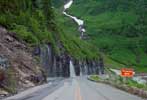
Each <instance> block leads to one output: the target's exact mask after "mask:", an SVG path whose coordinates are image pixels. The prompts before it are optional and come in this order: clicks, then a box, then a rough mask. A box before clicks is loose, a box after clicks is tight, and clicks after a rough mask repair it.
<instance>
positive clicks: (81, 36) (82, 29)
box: [63, 0, 86, 39]
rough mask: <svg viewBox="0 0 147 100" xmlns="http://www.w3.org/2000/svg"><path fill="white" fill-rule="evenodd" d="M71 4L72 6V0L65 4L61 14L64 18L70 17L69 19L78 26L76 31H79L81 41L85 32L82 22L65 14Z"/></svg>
mask: <svg viewBox="0 0 147 100" xmlns="http://www.w3.org/2000/svg"><path fill="white" fill-rule="evenodd" d="M72 4H73V0H70V1H69V2H67V3H66V4H65V5H64V11H63V14H64V15H65V16H67V17H70V18H71V19H73V20H74V21H75V22H76V23H77V24H78V26H79V28H78V30H79V32H80V33H81V35H80V38H81V39H82V38H83V37H84V33H85V32H86V30H85V28H84V21H83V20H81V19H78V18H77V17H75V16H72V15H70V14H67V13H66V10H67V9H68V8H70V7H71V5H72Z"/></svg>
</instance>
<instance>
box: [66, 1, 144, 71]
mask: <svg viewBox="0 0 147 100" xmlns="http://www.w3.org/2000/svg"><path fill="white" fill-rule="evenodd" d="M146 4H147V1H146V0H76V1H74V3H73V5H72V7H71V8H70V9H69V12H70V13H71V14H72V15H75V16H78V17H79V18H81V19H83V20H84V21H85V27H86V29H87V34H88V35H89V36H90V37H91V39H90V40H89V42H91V43H92V44H94V45H96V46H97V47H98V48H99V49H100V51H101V52H103V53H104V54H105V55H107V57H106V58H107V60H106V61H111V62H113V63H111V64H110V62H105V63H106V64H107V66H108V67H113V66H115V67H116V68H121V67H134V69H135V70H136V71H138V72H147V45H146V40H147V29H146V28H147V10H146ZM79 9H80V10H79ZM108 59H109V60H108ZM108 63H109V64H110V65H109V64H108ZM118 63H119V64H118Z"/></svg>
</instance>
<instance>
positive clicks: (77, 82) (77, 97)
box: [4, 77, 144, 100]
mask: <svg viewBox="0 0 147 100" xmlns="http://www.w3.org/2000/svg"><path fill="white" fill-rule="evenodd" d="M31 90H32V89H31ZM31 90H27V93H28V94H27V93H20V94H18V95H16V96H13V97H9V98H7V99H4V100H144V99H141V98H140V97H137V96H135V95H131V94H129V93H127V92H124V91H121V90H119V89H116V88H114V87H111V86H109V85H106V84H101V83H95V82H92V81H89V80H87V79H86V78H85V77H74V78H69V79H65V80H62V81H57V82H56V81H55V82H54V83H52V84H51V83H50V84H46V85H43V86H42V87H41V88H40V89H38V90H37V89H36V91H34V92H30V91H31ZM24 92H25V91H24ZM29 92H30V93H29Z"/></svg>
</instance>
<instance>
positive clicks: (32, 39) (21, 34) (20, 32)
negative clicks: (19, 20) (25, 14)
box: [12, 25, 38, 44]
mask: <svg viewBox="0 0 147 100" xmlns="http://www.w3.org/2000/svg"><path fill="white" fill-rule="evenodd" d="M12 31H13V32H16V34H17V37H18V38H20V39H22V40H24V41H26V42H27V43H32V44H35V43H37V42H38V39H37V38H36V36H35V35H33V34H32V33H31V32H29V31H28V29H27V28H26V27H25V26H23V25H15V29H14V30H12Z"/></svg>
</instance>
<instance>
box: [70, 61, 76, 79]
mask: <svg viewBox="0 0 147 100" xmlns="http://www.w3.org/2000/svg"><path fill="white" fill-rule="evenodd" d="M75 76H76V74H75V68H74V65H73V62H72V61H71V60H70V77H75Z"/></svg>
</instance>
